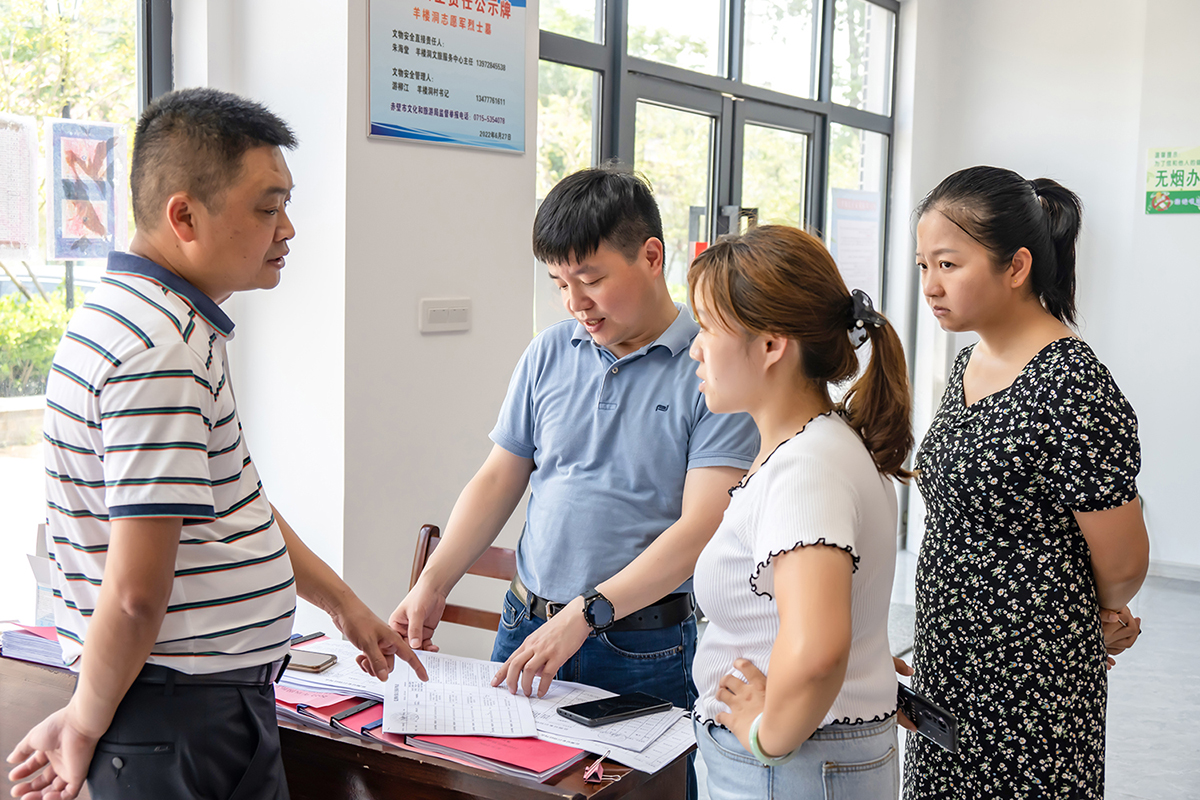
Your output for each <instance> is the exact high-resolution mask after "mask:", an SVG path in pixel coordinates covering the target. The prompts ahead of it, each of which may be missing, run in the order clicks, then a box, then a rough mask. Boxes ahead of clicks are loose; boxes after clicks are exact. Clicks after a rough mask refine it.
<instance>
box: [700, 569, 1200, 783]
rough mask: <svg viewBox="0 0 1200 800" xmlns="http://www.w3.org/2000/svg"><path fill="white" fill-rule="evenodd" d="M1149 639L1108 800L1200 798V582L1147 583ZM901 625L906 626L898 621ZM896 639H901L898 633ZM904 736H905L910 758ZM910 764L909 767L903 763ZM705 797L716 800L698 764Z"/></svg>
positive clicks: (1118, 695) (1114, 734)
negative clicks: (711, 797) (709, 791)
mask: <svg viewBox="0 0 1200 800" xmlns="http://www.w3.org/2000/svg"><path fill="white" fill-rule="evenodd" d="M915 567H916V557H915V556H913V555H912V554H910V553H905V552H901V553H900V557H899V559H898V561H897V563H896V584H895V587H894V589H893V591H892V601H893V604H894V605H893V614H894V615H896V616H898V615H899V614H900V613H903V612H904V609H903V608H902V606H904V605H911V604H912V603H913V600H914V594H913V573H914V570H915ZM1130 605H1131V608H1132V609H1133V612H1134V613H1135V614H1136V615H1137V616H1140V617H1141V618H1142V622H1143V631H1144V632H1143V634H1142V636H1141V637H1139V639H1138V643H1137V645H1136V646H1134V647H1133V648H1131V649H1130V650H1128V651H1127V652H1125V653H1124V654H1122V655H1121V656H1119V657H1118V658H1117V666H1116V667H1115V668H1113V670H1112V671H1111V672H1110V673H1109V687H1108V753H1107V761H1106V769H1107V772H1106V776H1105V782H1106V791H1105V797H1106V799H1107V800H1197V798H1200V582H1192V581H1181V580H1173V579H1170V578H1155V577H1152V578H1147V579H1146V583H1145V585H1144V586H1143V587H1142V590H1141V592H1140V593H1139V594H1138V596H1137V598H1135V599H1134V602H1133V603H1131V604H1130ZM893 621H894V622H898V620H893ZM892 637H893V638H896V634H895V632H894V631H893V633H892ZM903 739H904V735H903V734H902V735H901V749H902V750H903V744H904V742H903ZM901 763H903V762H901ZM696 766H697V771H698V773H699V776H700V797H701V798H702V800H708V792H707V791H706V789H705V786H704V765H703V763H702V762H701V760H700V759H699V758H697V759H696Z"/></svg>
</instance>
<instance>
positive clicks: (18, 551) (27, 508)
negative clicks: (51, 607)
mask: <svg viewBox="0 0 1200 800" xmlns="http://www.w3.org/2000/svg"><path fill="white" fill-rule="evenodd" d="M136 27H137V12H136V4H135V2H134V0H107V1H106V2H103V3H101V2H82V3H81V2H74V3H42V2H22V3H12V2H9V3H0V70H2V73H3V75H4V84H5V85H4V91H3V92H0V113H3V114H10V115H15V116H19V117H26V118H32V119H33V120H34V124H35V126H36V129H37V134H36V135H37V137H38V138H44V129H43V120H44V119H46V118H53V119H61V118H66V119H71V120H76V121H86V122H108V123H117V124H119V125H121V126H123V127H124V130H125V133H126V138H127V144H128V145H130V146H132V143H133V130H134V124H135V119H136V114H137V79H136V76H137V55H136V42H137V36H136ZM18 127H19V123H15V122H13V121H11V120H10V121H8V122H6V123H5V124H4V127H3V132H4V133H5V136H4V138H3V139H2V140H0V142H2V144H0V148H2V150H0V159H3V160H5V161H6V162H7V163H6V164H5V165H4V166H9V167H15V166H16V164H15V163H14V162H11V161H8V159H10V158H11V159H14V160H15V159H17V158H19V157H20V156H19V155H18V154H19V153H20V152H21V151H20V150H19V149H18V148H14V147H13V145H14V144H15V142H16V139H15V138H14V137H15V131H16V130H18ZM93 152H94V151H93ZM43 153H44V147H43ZM127 156H128V153H126V158H125V166H126V169H127V168H128V163H129V161H128V158H127ZM117 163H118V164H120V160H118V162H117ZM3 171H4V168H3V167H0V172H3ZM35 172H36V173H37V174H39V175H40V174H42V173H44V172H45V164H44V163H41V162H40V159H39V163H38V164H37V167H36V170H35ZM10 175H11V173H10ZM127 177H128V175H123V176H121V181H120V184H119V185H122V186H126V187H127V185H128V184H127V182H126V180H125V178H127ZM6 184H7V178H6ZM42 184H44V179H42V178H39V179H38V189H37V192H38V195H39V200H38V207H39V209H41V212H40V214H39V215H40V216H41V219H40V221H39V223H38V226H39V231H38V235H37V246H36V247H34V248H32V249H33V253H32V257H30V255H31V254H30V253H28V252H26V253H23V254H22V255H21V256H20V257H15V258H14V257H12V256H11V254H10V255H3V256H0V260H3V263H4V264H5V266H7V267H8V268H9V270H10V271H11V272H12V277H11V278H10V277H9V276H8V275H6V274H5V273H4V272H3V271H0V343H3V344H0V531H4V532H5V535H4V536H0V617H14V616H19V617H20V618H21V620H22V621H23V622H28V621H33V620H35V613H34V608H35V606H34V599H35V596H36V585H35V583H34V581H33V577H32V573H31V572H30V569H29V563H28V561H26V559H25V554H26V553H30V552H33V548H34V540H35V535H36V531H37V525H38V524H39V523H42V522H45V520H46V500H45V497H46V493H45V486H44V481H45V477H46V473H45V468H44V463H43V458H42V447H41V441H42V414H43V411H44V408H45V398H44V397H43V395H44V393H45V387H46V377H47V374H48V372H49V368H50V361H51V359H52V358H53V355H54V351H55V349H56V347H57V345H58V341H59V339H60V338H61V337H62V334H63V330H64V329H65V326H66V323H67V320H68V319H69V317H70V314H71V310H70V309H68V308H67V302H66V284H67V281H66V275H67V267H66V265H65V264H64V262H61V261H55V262H50V263H47V261H46V246H45V245H46V222H45V214H44V209H45V186H44V185H42ZM10 189H11V191H10ZM126 191H128V190H127V189H126ZM20 194H22V193H20V192H19V188H18V187H17V186H15V185H11V186H10V185H6V186H5V192H4V197H3V198H0V203H2V204H3V207H2V208H0V238H4V237H5V233H6V231H4V230H3V228H4V227H5V225H4V224H3V223H10V224H11V222H12V221H13V220H12V219H11V218H10V217H9V216H8V214H9V212H10V211H13V210H17V209H20V208H21V207H22V204H21V201H20V199H19V196H20ZM127 207H128V206H127ZM128 225H129V227H130V228H132V218H131V217H130V218H129V219H128ZM10 230H11V229H10ZM7 241H8V240H7V239H6V242H7ZM9 252H10V253H11V251H9ZM22 262H24V263H22ZM68 263H70V265H71V266H70V269H71V276H72V281H71V283H72V285H73V289H74V291H73V304H72V305H73V307H74V308H78V307H79V306H80V305H82V303H83V302H84V300H85V299H86V295H87V293H88V292H90V291H91V290H92V289H94V288H95V287H96V286H97V285H98V283H99V281H100V278H101V276H102V275H103V273H104V266H105V261H104V259H92V260H87V261H82V260H80V261H74V262H68ZM39 624H46V623H45V621H44V620H43V621H40V622H39ZM49 624H51V625H52V624H54V623H53V622H52V621H51V622H50V623H49Z"/></svg>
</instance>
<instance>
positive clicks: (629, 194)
mask: <svg viewBox="0 0 1200 800" xmlns="http://www.w3.org/2000/svg"><path fill="white" fill-rule="evenodd" d="M652 238H657V239H658V240H659V241H661V240H662V238H663V228H662V216H661V215H660V214H659V211H658V203H656V202H655V201H654V192H653V190H652V189H651V188H650V182H649V181H648V180H646V178H645V176H644V175H641V174H638V173H635V172H634V171H633V170H632V169H630V168H629V167H628V166H626V165H624V164H621V163H620V162H618V161H609V162H607V163H605V164H602V165H600V166H598V167H591V168H589V169H581V170H579V171H578V172H575V173H572V174H570V175H568V176H567V177H565V178H563V179H562V180H561V181H559V182H558V184H557V185H556V186H555V187H554V188H553V189H551V190H550V193H549V194H547V195H546V199H545V200H543V201H542V204H541V206H540V207H539V208H538V211H537V217H536V218H535V219H534V221H533V254H534V255H535V256H537V257H538V258H539V259H541V260H542V261H544V262H546V263H547V264H565V263H566V262H567V261H570V260H571V259H575V260H576V261H580V260H582V259H584V258H587V257H588V256H590V255H592V254H593V253H595V252H596V250H597V249H598V248H599V247H600V245H601V243H604V244H607V245H608V246H609V247H612V248H613V249H615V250H617V251H619V252H620V253H621V255H623V256H624V257H625V260H626V261H630V262H632V261H633V260H634V259H635V258H637V254H638V250H640V249H641V247H642V245H644V244H645V243H646V241H647V240H648V239H652Z"/></svg>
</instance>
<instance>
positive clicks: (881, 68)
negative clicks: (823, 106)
mask: <svg viewBox="0 0 1200 800" xmlns="http://www.w3.org/2000/svg"><path fill="white" fill-rule="evenodd" d="M895 28H896V15H895V14H893V13H892V12H891V11H888V10H887V9H886V8H880V7H879V6H877V5H875V4H873V3H868V2H866V1H865V0H837V4H836V7H835V10H834V30H833V92H832V94H831V99H832V100H833V102H835V103H840V104H842V105H844V106H851V107H853V108H861V109H862V110H863V111H870V112H872V113H875V114H890V113H892V44H893V42H895V40H896V37H895Z"/></svg>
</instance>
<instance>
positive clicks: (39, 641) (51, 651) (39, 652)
mask: <svg viewBox="0 0 1200 800" xmlns="http://www.w3.org/2000/svg"><path fill="white" fill-rule="evenodd" d="M0 626H2V627H0V630H3V633H0V653H2V654H3V655H4V656H5V657H6V658H17V659H20V660H21V661H32V662H34V663H36V664H45V665H47V666H50V667H62V666H63V656H62V646H61V645H59V643H58V634H57V633H56V632H55V630H54V628H53V627H49V628H47V627H41V628H39V627H34V626H32V625H21V624H19V623H16V622H0Z"/></svg>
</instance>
